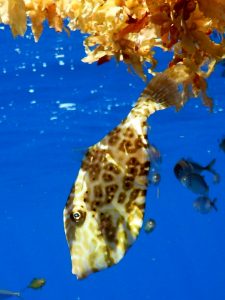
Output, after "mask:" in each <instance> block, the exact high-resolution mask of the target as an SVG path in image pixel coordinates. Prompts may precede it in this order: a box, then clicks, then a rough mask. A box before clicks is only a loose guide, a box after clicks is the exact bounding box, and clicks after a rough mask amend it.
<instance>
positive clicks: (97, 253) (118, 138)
mask: <svg viewBox="0 0 225 300" xmlns="http://www.w3.org/2000/svg"><path fill="white" fill-rule="evenodd" d="M169 106H176V107H177V108H178V107H180V106H181V98H180V95H179V93H178V89H177V85H176V84H175V83H174V81H173V80H171V79H169V78H168V77H167V76H166V75H164V74H159V75H157V76H156V77H154V78H153V79H152V80H151V81H150V83H149V84H148V86H147V87H146V88H145V89H144V91H143V93H142V94H141V96H140V98H139V99H138V101H137V103H136V105H135V107H134V108H133V109H132V110H131V111H130V113H129V114H128V116H127V118H126V119H124V120H123V121H122V122H121V123H120V124H119V125H118V126H117V127H116V128H115V129H114V130H112V131H111V132H110V133H109V134H108V135H106V136H105V137H104V138H103V139H102V140H101V141H100V142H98V143H97V144H95V145H94V146H92V147H90V148H89V149H88V151H87V153H86V155H85V157H84V159H83V161H82V165H81V168H80V170H79V173H78V177H77V179H76V181H75V183H74V185H73V187H72V190H71V192H70V195H69V197H68V200H67V203H66V206H65V209H64V229H65V234H66V239H67V242H68V245H69V249H70V255H71V260H72V273H73V274H76V276H77V278H78V279H80V278H84V277H86V276H88V275H89V274H91V273H93V272H96V271H99V270H102V269H104V268H107V267H109V266H112V265H114V264H116V263H118V262H119V261H120V260H121V259H122V258H123V256H124V255H125V253H126V251H127V249H128V248H129V247H130V246H131V245H132V244H133V243H134V241H135V240H136V238H137V236H138V234H139V231H140V228H141V226H142V223H143V216H144V209H145V198H146V192H147V186H148V173H149V169H150V158H149V151H148V148H149V144H148V140H147V128H148V126H147V118H148V117H149V116H150V115H151V114H153V113H154V112H155V111H157V110H161V109H165V108H167V107H169Z"/></svg>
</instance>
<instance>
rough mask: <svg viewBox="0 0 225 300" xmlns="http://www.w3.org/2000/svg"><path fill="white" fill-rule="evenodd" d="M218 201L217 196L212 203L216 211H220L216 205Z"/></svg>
mask: <svg viewBox="0 0 225 300" xmlns="http://www.w3.org/2000/svg"><path fill="white" fill-rule="evenodd" d="M216 202H217V198H215V199H213V201H212V202H211V205H212V207H213V208H214V209H215V211H218V208H217V206H216Z"/></svg>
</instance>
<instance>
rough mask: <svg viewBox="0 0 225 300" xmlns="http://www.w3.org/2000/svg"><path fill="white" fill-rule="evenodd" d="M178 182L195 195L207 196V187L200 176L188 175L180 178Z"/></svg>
mask: <svg viewBox="0 0 225 300" xmlns="http://www.w3.org/2000/svg"><path fill="white" fill-rule="evenodd" d="M180 182H181V183H182V184H183V186H185V187H186V188H188V189H189V190H191V191H192V192H193V193H195V194H200V195H206V194H208V191H209V187H208V185H207V183H206V181H205V179H204V177H202V176H201V175H200V174H195V173H190V174H187V175H184V176H183V177H181V179H180Z"/></svg>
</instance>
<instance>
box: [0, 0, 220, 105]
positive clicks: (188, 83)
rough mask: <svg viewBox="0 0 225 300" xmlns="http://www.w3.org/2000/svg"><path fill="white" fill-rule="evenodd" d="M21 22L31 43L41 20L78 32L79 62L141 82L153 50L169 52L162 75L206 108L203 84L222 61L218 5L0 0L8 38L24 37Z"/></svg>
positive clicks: (176, 0)
mask: <svg viewBox="0 0 225 300" xmlns="http://www.w3.org/2000/svg"><path fill="white" fill-rule="evenodd" d="M27 17H28V18H29V19H30V20H31V23H32V32H33V35H34V38H35V40H36V41H38V39H39V38H40V36H41V33H42V31H43V22H44V21H45V20H47V21H48V23H49V27H51V28H54V29H55V30H56V31H58V32H61V31H63V30H66V31H70V30H72V31H73V30H80V31H81V32H82V33H86V34H88V37H87V38H86V40H85V42H84V46H85V51H86V54H87V56H86V57H85V58H84V59H83V61H84V62H87V63H93V62H98V64H102V63H105V62H107V61H109V60H110V59H111V58H112V57H115V58H116V60H117V61H124V62H125V63H127V64H128V65H129V66H132V67H133V69H134V70H135V72H136V73H137V74H138V75H140V76H141V77H142V78H143V79H145V78H146V74H145V73H144V68H143V67H144V66H145V65H147V69H148V72H149V73H152V74H153V75H154V74H155V72H154V68H155V66H156V64H157V61H156V59H155V58H154V54H155V52H154V47H160V48H162V49H163V50H164V51H173V58H172V60H171V61H170V63H169V65H168V68H167V70H166V73H167V74H168V75H170V76H172V77H173V78H174V79H175V80H176V81H177V82H178V83H180V84H182V85H183V96H184V99H188V98H190V97H191V96H194V97H197V96H199V95H201V96H202V98H203V101H204V103H205V104H206V105H207V106H209V107H212V100H211V99H210V98H209V97H208V96H207V94H206V89H207V83H206V78H207V77H208V76H209V75H210V74H211V73H212V72H213V70H214V67H215V65H216V63H217V62H218V61H219V60H221V59H223V58H225V42H224V27H225V1H224V0H209V1H205V0H157V1H156V0H98V1H97V0H85V1H84V0H8V1H5V0H0V22H2V23H4V24H9V26H10V28H11V30H12V33H13V35H14V36H17V35H24V33H25V31H26V28H27ZM65 19H68V20H69V24H68V27H65V25H64V22H63V21H64V20H65ZM213 33H216V34H217V35H218V36H219V37H220V39H219V40H220V41H219V42H215V41H213V38H212V34H213ZM146 63H147V64H146Z"/></svg>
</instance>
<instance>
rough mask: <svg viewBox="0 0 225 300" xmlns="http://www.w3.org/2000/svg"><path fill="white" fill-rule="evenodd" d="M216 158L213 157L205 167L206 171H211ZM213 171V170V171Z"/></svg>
mask: <svg viewBox="0 0 225 300" xmlns="http://www.w3.org/2000/svg"><path fill="white" fill-rule="evenodd" d="M215 162H216V159H215V158H214V159H213V160H212V161H210V163H209V164H208V165H207V166H206V167H205V169H206V170H208V171H210V172H211V171H213V169H212V167H213V166H214V165H215ZM213 172H214V171H213Z"/></svg>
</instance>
